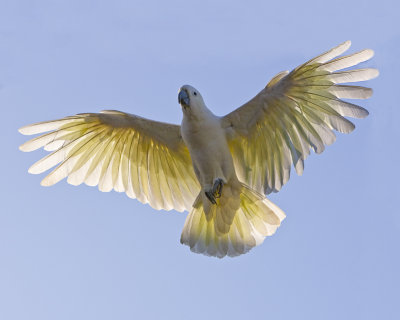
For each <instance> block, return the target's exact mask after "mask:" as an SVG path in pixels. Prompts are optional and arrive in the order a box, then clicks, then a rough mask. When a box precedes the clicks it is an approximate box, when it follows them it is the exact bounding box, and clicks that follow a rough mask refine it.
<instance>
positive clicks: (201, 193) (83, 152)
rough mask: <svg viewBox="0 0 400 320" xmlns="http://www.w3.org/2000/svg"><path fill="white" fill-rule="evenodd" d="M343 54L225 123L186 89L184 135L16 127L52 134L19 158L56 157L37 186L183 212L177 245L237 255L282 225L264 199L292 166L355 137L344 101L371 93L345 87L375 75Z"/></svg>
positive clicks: (325, 58)
mask: <svg viewBox="0 0 400 320" xmlns="http://www.w3.org/2000/svg"><path fill="white" fill-rule="evenodd" d="M349 47H350V41H346V42H344V43H343V44H341V45H339V46H337V47H335V48H333V49H331V50H329V51H327V52H325V53H323V54H321V55H319V56H317V57H316V58H313V59H311V60H309V61H307V62H306V63H304V64H302V65H300V66H299V67H297V68H295V69H294V70H293V71H292V72H290V73H289V72H288V71H285V72H281V73H279V74H278V75H276V76H275V77H274V78H273V79H272V80H271V81H270V82H269V83H268V84H267V86H266V87H265V88H264V89H263V90H261V92H260V93H259V94H257V95H256V96H255V97H254V98H253V99H251V100H249V101H248V102H247V103H245V104H244V105H242V106H241V107H240V108H238V109H236V110H234V111H233V112H231V113H229V114H227V115H226V116H224V117H217V116H215V115H214V114H213V113H212V112H211V111H210V110H209V109H208V108H207V106H206V104H205V103H204V100H203V98H202V96H201V95H200V93H199V92H198V90H196V89H195V88H193V87H191V86H188V85H185V86H183V87H182V88H181V89H180V91H179V95H178V100H179V103H180V104H181V106H182V111H183V119H182V123H181V126H178V125H172V124H166V123H162V122H157V121H152V120H148V119H144V118H140V117H138V116H135V115H131V114H127V113H124V112H120V111H103V112H101V113H86V114H78V115H76V116H72V117H66V118H63V119H59V120H55V121H47V122H41V123H36V124H33V125H28V126H26V127H23V128H21V129H20V132H21V133H23V134H36V133H44V132H48V133H45V134H43V135H41V136H39V137H36V138H34V139H32V140H30V141H28V142H26V143H24V144H23V145H22V146H21V147H20V149H21V150H23V151H32V150H35V149H38V148H40V147H44V148H45V150H47V151H52V153H51V154H49V155H48V156H47V157H45V158H43V159H41V160H39V161H38V162H36V163H35V164H34V165H32V166H31V168H30V169H29V172H31V173H41V172H43V171H46V170H48V169H50V168H51V167H53V166H55V165H57V164H59V165H58V166H57V167H56V168H55V169H54V170H53V171H52V172H51V173H50V174H49V175H48V176H47V177H46V178H45V179H44V180H43V181H42V184H43V185H46V186H49V185H53V184H55V183H57V182H58V181H60V180H61V179H63V178H65V177H68V182H69V183H71V184H73V185H78V184H81V183H86V184H88V185H98V186H99V189H100V190H101V191H110V190H112V189H114V190H116V191H119V192H126V194H127V195H128V196H129V197H131V198H137V199H138V200H139V201H141V202H143V203H149V204H150V205H151V206H152V207H154V208H156V209H165V210H171V209H175V210H177V211H184V210H187V211H189V215H188V216H187V218H186V221H185V225H184V228H183V231H182V235H181V242H182V243H183V244H186V245H188V246H189V247H190V249H191V250H192V251H194V252H197V253H202V254H206V255H210V256H217V257H224V256H226V255H228V256H236V255H240V254H243V253H246V252H247V251H249V250H250V249H251V248H253V247H255V246H257V245H259V244H260V243H262V242H263V241H264V239H265V237H266V236H269V235H272V234H273V233H274V232H275V231H276V229H277V228H278V227H279V226H280V224H281V222H282V220H283V219H284V218H285V214H284V213H283V211H282V210H280V209H279V208H278V207H277V206H276V205H274V204H273V203H271V202H270V201H269V200H268V199H267V198H266V197H265V196H264V194H268V193H270V192H277V191H279V190H280V189H281V188H282V186H283V185H284V184H285V183H286V182H287V181H288V180H289V178H290V172H291V168H292V166H293V167H294V168H295V170H296V172H297V173H298V174H302V172H303V169H304V160H305V159H306V158H307V156H308V155H309V154H310V150H311V149H312V150H314V151H315V152H316V153H320V152H322V151H323V150H324V148H325V146H326V145H329V144H331V143H333V142H334V141H335V134H334V133H333V130H336V131H339V132H342V133H349V132H351V131H352V130H353V129H354V125H353V124H352V123H351V122H350V121H349V120H347V119H346V118H345V117H353V118H363V117H366V116H367V115H368V112H367V111H366V110H365V109H363V108H362V107H359V106H357V105H355V104H352V103H349V102H346V101H344V100H342V99H343V98H344V99H366V98H368V97H370V96H371V94H372V90H371V89H369V88H364V87H360V86H353V85H342V84H341V83H348V82H357V81H365V80H369V79H372V78H374V77H376V76H377V75H378V71H377V70H375V69H356V70H348V69H347V70H345V71H338V70H343V69H346V68H349V67H352V66H354V65H357V64H358V63H361V62H363V61H366V60H368V59H370V58H371V57H372V56H373V51H372V50H369V49H366V50H362V51H360V52H357V53H354V54H351V55H347V56H339V55H341V54H342V53H343V52H345V51H346V50H347V49H348V48H349ZM338 56H339V57H338Z"/></svg>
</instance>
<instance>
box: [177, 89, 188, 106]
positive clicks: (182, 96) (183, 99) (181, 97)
mask: <svg viewBox="0 0 400 320" xmlns="http://www.w3.org/2000/svg"><path fill="white" fill-rule="evenodd" d="M178 102H179V103H180V104H181V106H182V107H184V108H186V107H189V104H190V99H189V95H188V94H187V92H186V90H185V89H181V91H179V94H178Z"/></svg>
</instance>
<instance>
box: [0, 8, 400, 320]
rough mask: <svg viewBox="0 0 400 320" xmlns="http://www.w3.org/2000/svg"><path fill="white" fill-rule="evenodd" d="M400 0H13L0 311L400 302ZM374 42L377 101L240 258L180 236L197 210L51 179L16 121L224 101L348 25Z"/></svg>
mask: <svg viewBox="0 0 400 320" xmlns="http://www.w3.org/2000/svg"><path fill="white" fill-rule="evenodd" d="M399 11H400V8H399V4H398V1H394V0H393V1H384V0H380V1H371V2H367V1H349V0H345V1H342V0H337V1H331V2H328V1H321V0H317V1H289V2H287V1H274V2H272V1H247V2H245V1H233V0H230V1H205V0H203V1H196V2H194V1H193V2H192V1H175V0H171V1H149V0H146V1H132V0H129V1H128V0H126V1H121V0H117V1H116V0H114V1H108V2H106V1H84V0H79V1H78V0H73V1H72V0H65V1H54V0H53V1H33V0H26V1H15V0H2V1H1V2H0V110H1V120H2V127H1V142H2V151H1V158H0V165H1V168H2V169H3V170H2V174H1V180H2V183H1V185H0V197H1V201H0V208H1V209H0V319H4V320H17V319H18V320H25V319H29V320H31V319H32V320H36V319H40V320H64V319H65V320H67V319H68V320H70V319H74V320H80V319H85V320H87V319H96V320H102V319H252V318H254V319H278V320H279V319H324V320H330V319H335V320H336V319H386V320H389V319H400V310H399V308H400V307H399V305H400V276H399V270H400V256H399V253H400V252H399V250H400V249H399V248H400V209H399V201H400V188H399V185H398V184H399V169H398V162H399V158H400V152H399V141H400V140H399V138H400V134H399V129H398V126H399V125H398V120H397V119H398V118H399V116H400V111H399V110H400V106H399V99H398V93H399V90H400V87H399V80H398V75H399V72H400V68H399V66H400V64H399V62H398V61H399V57H400V21H399ZM348 39H350V40H352V41H353V46H352V48H351V52H355V51H356V50H360V49H364V48H373V49H374V50H375V52H376V56H375V57H374V58H373V60H372V61H370V62H368V63H364V64H363V65H362V66H364V67H365V66H369V67H376V68H379V70H380V72H381V74H380V77H379V78H377V79H376V80H372V81H370V82H369V83H368V84H367V86H371V87H373V88H374V92H375V93H374V96H373V97H372V99H370V100H367V101H362V102H361V103H362V105H363V106H364V107H366V108H367V109H368V110H369V111H370V116H369V117H368V118H366V119H363V120H355V124H356V126H357V128H356V130H355V131H354V132H353V133H352V134H350V135H341V134H338V139H337V140H338V141H337V142H336V143H335V144H334V145H333V146H331V147H329V148H327V150H326V151H325V152H324V153H323V154H322V155H314V154H313V155H312V156H311V157H310V158H309V159H308V160H307V162H306V168H305V172H304V175H303V176H302V177H297V176H296V175H295V174H294V175H293V176H292V178H291V181H290V182H289V183H288V184H287V185H286V186H285V187H284V188H283V190H282V191H281V192H280V193H278V194H274V195H272V196H271V197H270V198H271V199H272V200H273V201H274V202H275V203H276V204H277V205H278V206H280V207H281V208H282V209H283V210H284V211H285V212H286V214H287V219H286V220H285V221H284V223H283V224H282V226H281V227H280V228H279V229H278V232H277V233H276V234H275V235H274V236H273V237H270V238H267V239H266V241H265V242H264V244H263V245H262V246H260V247H257V248H255V249H253V250H252V251H251V252H250V253H248V254H246V255H243V256H240V257H238V258H234V259H231V258H225V259H222V260H219V259H216V258H209V257H205V256H202V255H197V254H194V253H191V252H190V251H189V249H188V247H186V246H182V245H181V244H180V243H179V238H180V233H181V230H182V227H183V223H184V220H185V217H186V213H183V214H182V213H177V212H173V211H171V212H161V211H160V212H158V211H155V210H153V209H152V208H151V207H149V206H147V205H143V204H141V203H139V202H138V201H136V200H132V199H129V198H128V197H126V196H125V195H124V194H118V193H116V192H111V193H101V192H99V191H98V190H97V188H93V187H87V186H79V187H73V186H70V185H68V184H67V183H66V182H65V181H63V182H61V183H59V184H57V185H55V186H53V187H51V188H44V187H41V186H40V185H39V183H40V181H41V179H42V178H43V177H44V175H41V176H33V175H29V174H28V173H27V169H28V167H29V166H30V165H31V164H32V163H34V162H35V161H36V160H38V159H39V158H41V157H42V156H43V155H44V154H45V152H43V151H36V152H32V153H22V152H20V151H19V150H18V146H19V145H20V144H22V143H23V142H24V141H26V137H24V136H22V135H20V134H19V133H18V132H17V129H18V128H19V127H21V126H23V125H26V124H29V123H33V122H37V121H43V120H51V119H57V118H60V117H64V116H67V115H73V114H75V113H79V112H97V111H100V110H102V109H119V110H123V111H127V112H130V113H134V114H138V115H141V116H144V117H148V118H151V119H157V120H162V121H168V122H173V123H180V121H181V110H180V106H179V105H178V103H177V92H178V88H179V87H180V86H181V85H183V84H191V85H193V86H195V87H196V88H197V89H199V90H200V92H201V93H202V95H203V97H204V99H205V101H206V103H207V105H208V106H209V107H210V108H211V109H212V110H213V111H214V112H215V113H216V114H218V115H223V114H225V113H228V112H229V111H231V110H232V109H233V108H236V107H238V106H240V105H241V104H242V103H244V102H245V101H247V100H248V99H250V98H251V97H252V96H254V95H255V94H256V93H257V92H258V91H259V90H260V89H261V88H262V87H263V86H265V85H266V83H267V82H268V81H269V80H270V78H272V77H273V76H274V75H275V74H276V73H277V72H279V71H282V70H286V69H292V68H294V67H296V66H297V65H299V64H301V63H303V62H305V61H306V60H307V59H309V58H311V57H313V56H315V55H317V54H319V53H321V52H323V51H325V50H327V49H330V48H331V47H333V46H335V45H337V44H339V43H341V42H343V41H345V40H348Z"/></svg>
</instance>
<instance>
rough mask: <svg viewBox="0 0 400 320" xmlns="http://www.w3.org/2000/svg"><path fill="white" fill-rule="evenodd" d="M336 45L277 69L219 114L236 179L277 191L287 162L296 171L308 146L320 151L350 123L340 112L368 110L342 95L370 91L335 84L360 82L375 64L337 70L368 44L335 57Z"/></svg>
mask: <svg viewBox="0 0 400 320" xmlns="http://www.w3.org/2000/svg"><path fill="white" fill-rule="evenodd" d="M350 45H351V42H350V41H346V42H344V43H342V44H341V45H339V46H337V47H335V48H333V49H331V50H329V51H327V52H325V53H323V54H321V55H319V56H318V57H316V58H314V59H311V60H310V61H308V62H306V63H304V64H303V65H301V66H299V67H297V68H296V69H294V70H293V71H292V72H290V73H289V72H288V71H285V72H281V73H279V74H278V75H276V76H275V77H274V78H273V79H272V80H271V81H270V82H269V83H268V85H267V86H266V87H265V88H264V89H263V90H262V91H261V92H260V93H259V94H257V95H256V96H255V97H254V98H253V99H251V100H250V101H249V102H247V103H246V104H244V105H243V106H241V107H240V108H238V109H236V110H235V111H233V112H231V113H230V114H228V115H226V116H225V117H223V118H222V125H223V127H224V128H225V130H226V133H227V136H228V138H229V143H230V148H231V152H232V155H233V158H234V163H235V168H236V171H237V174H238V177H239V179H240V180H241V181H242V182H245V183H247V184H248V185H250V186H251V187H253V188H254V189H256V190H257V191H259V192H264V193H270V192H272V191H273V192H277V191H279V190H280V189H281V187H282V186H283V185H284V184H285V183H286V182H287V181H288V180H289V177H290V170H291V166H292V164H293V165H294V167H295V169H296V172H297V173H298V174H299V175H301V174H302V172H303V169H304V160H305V159H306V158H307V156H308V155H309V154H310V149H313V150H314V152H316V153H321V152H322V151H324V148H325V145H330V144H332V143H333V142H334V141H335V139H336V136H335V134H334V133H333V130H336V131H339V132H342V133H349V132H351V131H352V130H353V129H354V128H355V126H354V124H353V123H351V122H350V121H349V120H347V119H346V118H345V117H352V118H364V117H366V116H367V115H368V111H367V110H365V109H364V108H362V107H359V106H357V105H355V104H352V103H349V102H345V101H343V100H341V99H342V98H344V99H366V98H369V97H370V96H371V95H372V90H371V89H369V88H364V87H359V86H349V85H341V83H347V82H356V81H365V80H370V79H372V78H375V77H376V76H377V75H378V70H376V69H357V70H346V71H339V72H338V70H342V69H345V68H348V67H352V66H355V65H357V64H359V63H360V62H363V61H366V60H368V59H370V58H371V57H372V56H373V54H374V53H373V51H372V50H370V49H366V50H362V51H360V52H357V53H354V54H351V55H347V56H341V57H338V56H339V55H341V54H342V53H344V52H345V51H346V50H347V49H348V48H349V47H350Z"/></svg>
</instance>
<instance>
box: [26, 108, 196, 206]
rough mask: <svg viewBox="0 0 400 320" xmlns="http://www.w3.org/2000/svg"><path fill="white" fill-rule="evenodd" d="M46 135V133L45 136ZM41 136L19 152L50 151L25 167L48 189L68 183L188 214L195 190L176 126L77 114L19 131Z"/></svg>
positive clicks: (110, 113)
mask: <svg viewBox="0 0 400 320" xmlns="http://www.w3.org/2000/svg"><path fill="white" fill-rule="evenodd" d="M49 131H50V132H49ZM20 132H21V133H23V134H28V135H29V134H42V135H40V136H38V137H36V138H33V139H31V140H29V141H27V142H25V143H24V144H23V145H21V146H20V149H21V150H22V151H33V150H36V149H39V148H41V147H43V148H44V149H45V150H48V151H52V153H50V154H49V155H47V156H46V157H44V158H43V159H41V160H39V161H37V162H36V163H35V164H34V165H32V166H31V168H30V169H29V172H31V173H35V174H38V173H42V172H44V171H47V170H49V169H51V168H52V167H54V166H56V168H55V169H53V171H52V172H50V173H49V174H48V175H47V176H46V177H45V178H44V179H43V181H42V185H45V186H50V185H53V184H55V183H57V182H59V181H60V180H62V179H64V178H66V177H67V178H68V179H67V181H68V183H70V184H72V185H79V184H81V183H83V182H84V183H86V184H87V185H91V186H95V185H98V186H99V190H101V191H106V192H107V191H110V190H113V189H114V190H116V191H118V192H126V193H127V195H128V196H129V197H131V198H137V199H138V200H139V201H141V202H143V203H149V204H150V205H151V206H152V207H154V208H156V209H165V210H171V209H175V210H178V211H184V210H190V209H191V205H192V203H193V201H194V199H195V198H196V196H197V194H198V192H199V190H200V186H199V183H198V182H197V179H196V176H195V174H194V171H193V167H192V164H191V160H190V155H189V152H188V150H187V148H186V146H185V145H184V143H183V141H182V138H181V136H180V128H179V126H176V125H172V124H166V123H161V122H156V121H151V120H147V119H144V118H140V117H137V116H134V115H130V114H127V113H123V112H120V111H115V110H108V111H102V112H101V113H82V114H78V115H76V116H72V117H66V118H64V119H59V120H55V121H46V122H40V123H36V124H32V125H28V126H25V127H23V128H21V129H20Z"/></svg>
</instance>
